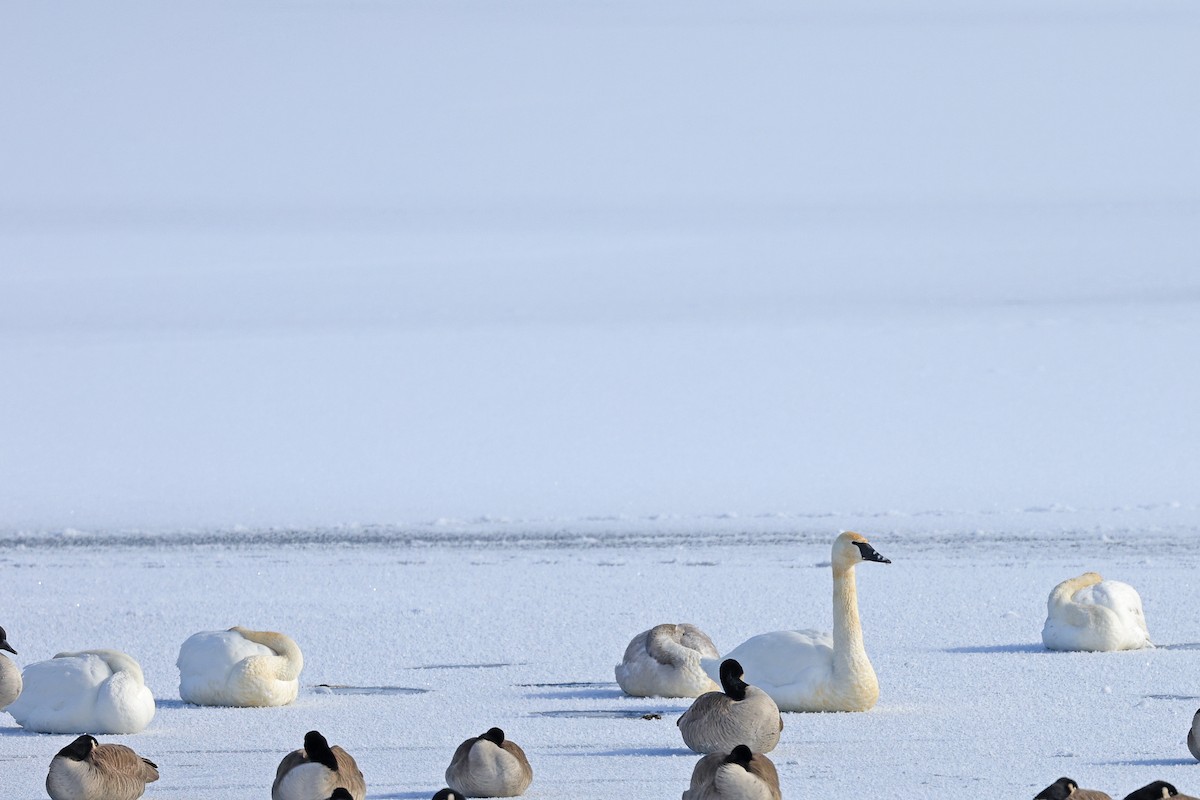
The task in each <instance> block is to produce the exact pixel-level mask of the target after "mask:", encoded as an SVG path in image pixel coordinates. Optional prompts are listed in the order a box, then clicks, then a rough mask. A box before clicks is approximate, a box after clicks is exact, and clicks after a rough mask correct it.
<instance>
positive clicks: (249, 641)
mask: <svg viewBox="0 0 1200 800" xmlns="http://www.w3.org/2000/svg"><path fill="white" fill-rule="evenodd" d="M175 665H176V666H177V667H179V696H180V697H181V698H182V699H183V700H184V701H185V702H188V703H195V704H196V705H199V706H239V707H254V706H283V705H287V704H288V703H291V702H292V701H293V700H295V699H296V695H297V693H299V691H300V681H299V677H300V670H301V669H303V667H304V656H303V655H302V654H301V652H300V647H299V646H298V645H297V644H296V643H295V642H294V641H293V640H292V639H291V638H289V637H287V636H285V635H283V634H282V633H275V632H273V631H252V630H248V629H246V628H238V627H234V628H230V629H229V630H227V631H204V632H201V633H197V634H194V635H192V636H190V637H188V639H187V641H185V642H184V643H183V646H182V647H180V648H179V658H178V659H177V660H176V662H175Z"/></svg>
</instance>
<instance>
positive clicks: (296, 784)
mask: <svg viewBox="0 0 1200 800" xmlns="http://www.w3.org/2000/svg"><path fill="white" fill-rule="evenodd" d="M336 789H345V790H346V791H347V792H349V793H350V796H351V797H352V798H353V800H364V798H366V796H367V784H366V782H365V781H364V780H363V774H362V772H360V771H359V769H358V764H356V763H355V762H354V757H353V756H351V755H350V754H349V753H347V752H346V751H345V750H343V749H342V748H340V747H338V746H337V745H334V746H333V747H330V746H329V742H328V741H327V740H326V739H325V737H324V736H322V735H321V734H320V733H319V732H318V731H309V732H308V733H306V734H304V747H302V748H300V749H299V750H293V751H292V752H290V753H288V754H287V755H286V756H284V757H283V760H282V761H280V762H279V768H278V769H276V770H275V783H274V784H272V785H271V800H313V798H314V797H329V796H330V795H331V794H333V792H334V790H336Z"/></svg>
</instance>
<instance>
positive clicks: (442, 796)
mask: <svg viewBox="0 0 1200 800" xmlns="http://www.w3.org/2000/svg"><path fill="white" fill-rule="evenodd" d="M433 800H463V796H462V795H461V794H455V792H454V790H453V789H439V790H438V793H437V794H435V795H434V796H433Z"/></svg>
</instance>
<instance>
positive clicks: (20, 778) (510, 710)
mask: <svg viewBox="0 0 1200 800" xmlns="http://www.w3.org/2000/svg"><path fill="white" fill-rule="evenodd" d="M1059 513H1060V514H1064V513H1066V512H1059ZM1129 513H1131V514H1137V513H1143V514H1145V513H1146V512H1129ZM1174 513H1176V514H1179V513H1182V512H1179V511H1178V510H1176V511H1175V512H1174ZM1067 516H1069V514H1067ZM1183 516H1184V517H1185V518H1187V517H1189V516H1190V517H1191V522H1190V523H1188V525H1186V526H1182V527H1173V526H1172V525H1164V526H1153V525H1151V526H1148V527H1157V532H1150V533H1139V532H1135V531H1132V530H1127V531H1126V532H1124V533H1114V532H1112V531H1111V530H1110V531H1108V532H1101V531H1097V530H1094V529H1091V528H1090V527H1081V528H1076V529H1074V530H1072V529H1067V528H1064V529H1062V530H1060V532H1059V533H1058V534H1055V533H1047V532H1039V533H1037V534H1036V535H1025V534H1023V533H1022V532H1020V531H1016V532H1013V533H1011V534H1006V533H1004V532H1002V531H992V532H990V533H989V532H984V531H980V532H979V533H976V534H971V533H946V532H943V533H936V534H934V533H929V532H926V533H924V534H922V533H921V532H919V531H915V530H909V531H904V530H902V529H897V528H895V526H893V525H891V524H889V523H887V522H885V521H877V522H878V523H879V524H878V525H877V526H876V527H875V528H874V529H865V530H867V533H868V534H869V535H871V538H872V541H873V543H874V544H875V545H876V546H877V548H878V549H879V550H880V552H882V553H883V554H884V555H886V556H888V557H890V558H891V559H892V561H893V563H892V564H891V565H876V564H866V565H862V566H860V567H859V568H858V570H857V572H858V584H859V594H860V609H861V613H862V618H863V627H864V632H865V636H866V643H867V648H868V651H869V653H870V655H871V657H872V660H873V663H874V665H875V668H876V671H877V672H878V674H879V678H880V684H881V688H882V693H881V697H880V701H879V704H878V705H877V706H876V708H874V709H873V710H872V711H870V712H867V713H863V714H786V715H785V728H784V732H783V737H782V740H781V742H780V745H779V747H778V748H777V749H776V750H775V751H774V752H773V753H772V754H771V757H772V759H773V760H774V761H775V763H776V765H777V767H778V768H779V771H780V775H781V780H782V783H783V792H784V796H785V797H793V798H803V797H824V796H829V795H833V794H838V793H844V792H846V791H848V790H850V787H853V790H854V791H857V792H860V793H862V794H865V795H867V796H883V795H892V796H898V797H919V796H938V795H945V794H949V793H952V792H958V791H962V789H963V787H968V788H969V789H970V790H972V791H975V792H977V793H978V794H979V796H983V797H1032V796H1033V795H1034V794H1036V792H1037V791H1038V790H1040V789H1041V788H1042V787H1044V786H1045V785H1047V784H1049V783H1050V782H1051V781H1053V780H1054V779H1056V778H1057V777H1059V776H1060V775H1069V776H1071V777H1073V778H1075V779H1076V780H1078V781H1080V782H1081V784H1084V785H1088V786H1093V787H1097V788H1103V789H1106V790H1109V791H1110V792H1112V793H1113V794H1114V796H1117V797H1120V796H1123V793H1125V792H1128V791H1131V790H1133V789H1134V788H1137V787H1139V786H1141V785H1143V784H1145V783H1148V782H1149V781H1151V780H1153V779H1157V778H1163V779H1166V780H1169V781H1171V782H1173V783H1175V784H1176V785H1177V786H1179V787H1180V789H1181V790H1184V791H1187V790H1189V789H1191V790H1193V791H1194V789H1195V787H1197V786H1200V766H1197V765H1196V763H1195V761H1194V759H1192V758H1191V756H1190V755H1189V754H1188V752H1187V748H1186V746H1185V744H1184V736H1185V735H1186V731H1187V728H1188V726H1189V724H1190V721H1191V717H1192V714H1193V713H1194V712H1195V711H1196V709H1197V708H1198V707H1200V686H1198V685H1197V683H1196V679H1195V676H1196V675H1197V674H1198V673H1200V630H1198V629H1197V623H1196V616H1195V613H1194V609H1196V608H1197V607H1198V606H1200V583H1198V582H1197V581H1196V580H1195V576H1196V574H1197V570H1198V569H1200V548H1197V547H1196V544H1195V524H1194V522H1195V520H1194V514H1191V515H1188V514H1183ZM1179 521H1180V522H1182V521H1183V520H1179ZM837 526H838V521H837V520H829V521H828V522H827V523H822V525H821V526H816V525H814V526H811V527H808V528H805V529H803V530H799V531H797V530H793V531H791V532H788V531H786V530H784V529H782V528H781V529H777V530H776V532H775V534H774V535H772V534H771V533H770V532H768V531H766V530H763V531H758V532H755V533H746V528H745V526H739V525H738V524H737V522H731V521H728V520H726V521H723V522H721V523H712V524H710V526H709V528H708V533H707V535H705V536H698V537H694V538H690V537H682V536H677V535H671V534H666V533H659V534H654V531H652V530H647V529H642V530H638V527H637V526H636V525H629V526H627V529H626V530H625V532H624V533H623V534H621V535H614V536H612V537H599V538H596V539H592V540H591V541H590V542H588V541H585V540H584V538H583V537H576V538H575V539H574V540H573V541H571V542H570V543H568V542H566V541H563V540H561V539H560V540H559V541H552V540H551V539H550V538H547V537H546V536H545V535H544V534H530V535H526V534H522V533H521V532H520V531H510V534H509V535H507V536H501V535H498V534H496V533H495V532H490V533H488V534H487V535H473V536H471V537H468V538H464V539H461V540H459V539H456V538H455V537H454V536H450V537H448V538H446V539H442V540H439V538H438V537H436V536H430V535H426V536H423V537H412V538H407V537H404V536H400V535H395V536H394V539H393V538H392V537H391V536H389V535H383V534H380V535H377V536H375V537H371V538H369V539H366V540H365V541H363V542H361V543H354V542H353V541H352V538H353V537H347V536H345V535H342V534H330V533H329V532H326V534H325V536H324V537H323V538H322V537H318V536H316V535H312V536H287V535H279V536H280V538H279V540H278V541H276V542H274V543H271V542H267V541H264V540H263V539H261V538H255V537H250V539H249V540H250V541H251V543H250V544H242V543H239V542H238V541H237V537H236V536H230V537H229V538H228V539H227V541H225V542H224V543H223V544H181V543H179V542H175V544H174V545H172V544H171V543H170V542H169V541H166V540H158V539H153V538H151V539H150V540H147V541H142V542H133V541H128V542H125V543H121V544H117V543H109V544H96V543H91V544H87V545H83V544H82V543H81V542H79V541H75V542H71V541H69V540H67V541H63V540H58V541H51V540H45V541H42V542H38V541H33V540H30V541H26V542H24V543H22V544H19V545H17V544H13V543H3V544H0V569H3V570H4V574H5V576H6V577H5V581H4V582H3V589H2V591H3V599H4V609H5V612H4V613H5V618H4V622H5V626H6V628H7V629H8V631H9V638H10V641H11V642H12V643H13V644H14V645H15V646H16V647H17V649H18V650H19V651H20V653H21V654H20V656H19V657H18V658H17V661H18V663H22V664H24V663H29V662H30V661H33V660H40V659H43V658H49V657H50V656H52V655H53V654H54V653H55V652H58V651H59V650H62V649H79V648H85V647H118V648H121V649H124V650H127V651H128V652H130V653H131V654H134V655H135V656H136V657H137V658H138V659H139V660H140V661H141V663H142V666H143V667H144V669H145V674H146V680H147V683H148V685H149V686H150V687H151V688H152V689H153V690H154V692H155V695H156V696H157V698H158V704H159V708H158V713H157V716H156V717H155V719H154V721H153V722H152V723H151V725H150V727H149V728H148V729H147V730H146V731H144V732H143V733H141V734H138V735H135V736H128V737H108V738H109V739H112V740H118V741H122V742H125V743H127V744H129V745H131V746H133V747H135V748H136V749H137V750H138V751H139V752H140V753H142V754H144V755H145V756H147V757H149V758H151V759H152V760H154V761H155V762H157V763H158V764H159V767H160V769H161V772H162V776H163V777H162V779H161V780H160V781H159V782H158V783H157V784H155V785H153V786H152V787H151V791H150V792H148V795H147V796H149V797H161V798H168V797H178V798H194V797H198V796H211V795H212V794H213V793H219V794H221V795H222V796H224V797H237V798H253V797H263V796H266V793H267V792H268V790H269V787H270V783H271V780H272V778H273V774H274V769H275V766H276V765H277V763H278V761H279V759H280V758H281V757H282V755H283V754H284V753H285V752H287V751H288V750H290V749H292V748H294V747H297V746H299V742H300V740H301V738H302V737H303V734H304V732H305V731H307V730H309V729H311V728H317V729H319V730H321V731H322V732H323V733H325V734H326V735H327V736H328V737H329V738H330V741H331V742H337V743H340V744H341V745H343V746H344V747H346V748H347V750H349V751H350V752H351V753H353V754H354V755H355V756H356V758H357V759H358V763H359V765H360V767H361V768H362V770H363V773H364V774H365V776H366V778H367V782H368V788H369V796H370V797H372V798H414V799H415V798H427V797H429V796H432V794H433V792H434V790H436V789H437V788H439V787H440V786H441V785H442V782H443V778H442V773H443V771H444V769H445V767H446V766H447V765H448V763H449V758H450V755H451V754H452V753H453V750H454V748H455V746H456V745H457V744H458V743H459V742H460V741H461V740H462V739H464V738H466V737H468V736H473V735H478V734H479V733H481V732H483V731H484V730H486V729H487V728H488V727H490V726H493V725H498V726H500V727H502V728H503V729H504V730H505V731H506V732H508V733H509V735H510V736H511V737H512V738H513V739H514V740H515V741H517V742H518V743H520V744H521V745H522V746H523V747H524V748H525V750H526V752H527V753H528V755H529V758H530V761H531V763H532V764H533V767H534V771H535V778H534V782H533V786H532V787H531V789H530V790H529V792H528V794H527V796H528V797H531V798H547V799H550V798H556V797H589V798H596V800H606V799H607V798H613V799H614V800H615V799H616V798H627V797H629V796H631V795H634V794H637V795H643V794H644V795H646V796H656V797H675V796H677V795H678V794H679V793H681V792H682V791H683V789H685V788H686V787H687V782H688V778H689V776H690V773H691V768H692V765H693V764H694V763H695V760H696V757H695V756H694V755H692V754H691V753H690V752H689V751H688V750H686V749H685V748H684V747H683V745H682V741H681V739H680V737H679V732H678V729H677V728H676V727H675V725H674V720H675V719H676V718H677V716H678V715H679V713H681V712H682V711H683V709H685V708H686V707H687V701H684V700H665V699H643V698H629V697H625V696H623V695H622V694H621V692H620V690H619V689H618V688H617V686H616V684H615V683H614V681H613V675H612V668H613V666H614V665H615V664H616V663H617V661H618V660H619V659H620V657H621V653H622V652H623V650H624V647H625V645H626V644H627V643H628V640H629V639H630V638H632V636H633V635H634V634H635V633H637V632H638V631H640V630H643V629H645V628H648V627H650V626H651V625H653V624H656V623H659V622H667V621H690V622H693V623H695V624H697V625H700V626H701V627H702V628H703V629H704V630H706V631H707V632H708V633H709V634H710V635H711V636H712V637H713V639H714V641H715V642H716V643H717V645H718V646H719V647H720V648H721V649H722V650H723V651H724V650H729V649H732V647H733V646H735V645H736V644H737V643H739V642H740V641H741V640H742V639H744V638H746V637H747V636H748V635H751V634H753V633H758V632H763V631H767V630H774V629H779V628H791V627H819V628H826V629H828V627H829V626H830V624H831V611H830V596H829V595H830V585H831V582H830V576H829V570H828V557H829V552H828V547H829V540H830V539H831V538H832V536H831V534H830V533H829V531H830V530H833V529H836V527H837ZM902 527H903V526H901V528H902ZM650 534H654V535H650ZM277 535H278V534H277ZM213 536H214V537H216V538H219V537H218V536H217V535H216V534H213ZM485 540H486V543H485ZM1086 569H1095V570H1098V571H1100V572H1101V573H1102V574H1104V575H1105V576H1106V577H1111V578H1116V579H1119V580H1123V581H1127V582H1130V583H1132V584H1133V585H1134V586H1136V587H1137V588H1138V589H1139V590H1140V592H1141V595H1142V598H1143V602H1144V605H1145V612H1146V617H1147V620H1148V623H1149V626H1150V632H1151V635H1152V637H1153V639H1154V641H1155V642H1156V643H1157V644H1158V645H1159V647H1157V648H1155V649H1153V650H1144V651H1139V652H1130V653H1106V654H1082V653H1079V654H1063V653H1049V652H1047V651H1045V650H1044V649H1043V648H1042V645H1041V639H1040V631H1041V625H1042V622H1043V620H1044V618H1045V616H1044V615H1045V599H1046V595H1047V594H1048V592H1049V590H1050V588H1051V587H1052V586H1053V585H1054V584H1056V583H1057V582H1058V581H1060V580H1062V579H1063V578H1066V577H1069V576H1072V575H1076V574H1078V573H1080V572H1082V571H1084V570H1086ZM234 624H242V625H248V626H257V627H261V628H271V629H278V630H282V631H286V632H288V633H289V634H291V635H292V636H293V637H294V638H295V639H296V640H297V641H298V642H299V643H300V645H301V647H302V648H303V650H304V655H305V668H304V672H303V674H302V675H301V683H302V686H303V688H302V690H301V694H300V698H299V699H298V700H297V702H296V703H295V704H294V705H292V706H288V707H283V708H276V709H210V708H199V707H194V706H188V705H185V704H183V703H182V702H181V701H180V700H179V699H178V673H177V671H176V669H175V666H174V660H175V657H176V655H177V654H178V649H179V645H180V644H181V643H182V642H183V640H184V639H185V638H186V637H187V636H188V635H190V634H191V633H193V632H195V631H198V630H211V629H218V628H225V627H229V626H230V625H234ZM0 720H2V722H0V726H2V727H0V748H2V750H0V760H3V762H4V764H3V769H4V775H5V785H6V786H7V787H10V791H9V794H10V796H12V797H14V798H21V799H22V800H23V799H24V798H36V797H40V796H42V794H41V792H42V789H41V786H42V781H43V780H44V778H45V771H46V768H47V766H48V764H49V759H50V758H51V756H52V755H53V754H54V753H55V752H56V751H57V750H58V749H59V748H60V747H62V746H63V745H64V744H65V743H66V742H67V741H69V740H70V738H71V737H67V736H49V735H38V734H31V733H25V732H23V731H21V729H19V728H16V727H15V726H13V725H12V721H11V718H10V717H8V716H7V715H3V716H2V717H0Z"/></svg>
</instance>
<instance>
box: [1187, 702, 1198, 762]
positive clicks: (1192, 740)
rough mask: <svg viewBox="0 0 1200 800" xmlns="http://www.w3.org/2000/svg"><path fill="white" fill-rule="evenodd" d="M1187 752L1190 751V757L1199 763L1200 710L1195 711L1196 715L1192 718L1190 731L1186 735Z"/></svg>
mask: <svg viewBox="0 0 1200 800" xmlns="http://www.w3.org/2000/svg"><path fill="white" fill-rule="evenodd" d="M1187 746H1188V750H1191V751H1192V756H1194V757H1195V759H1196V760H1197V761H1200V709H1198V710H1197V711H1196V715H1195V716H1194V717H1192V729H1191V730H1190V731H1188V735H1187Z"/></svg>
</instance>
